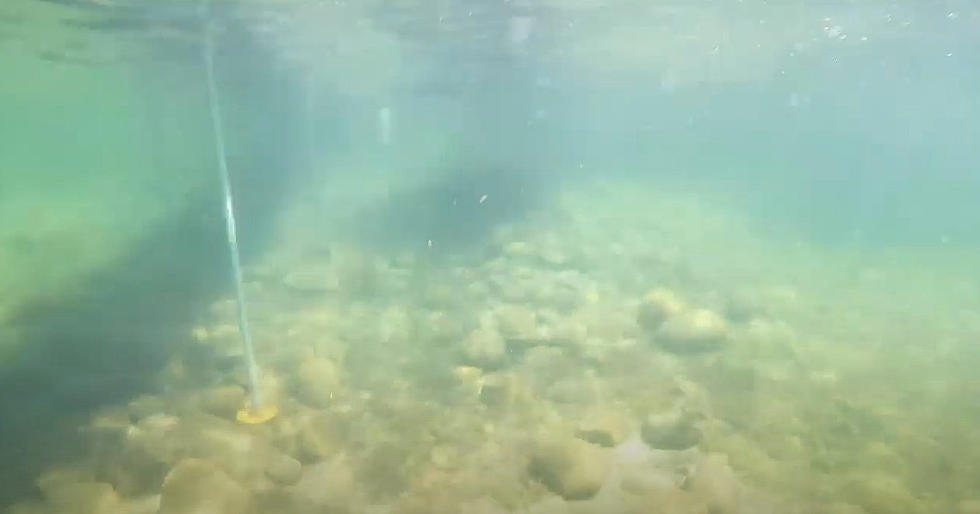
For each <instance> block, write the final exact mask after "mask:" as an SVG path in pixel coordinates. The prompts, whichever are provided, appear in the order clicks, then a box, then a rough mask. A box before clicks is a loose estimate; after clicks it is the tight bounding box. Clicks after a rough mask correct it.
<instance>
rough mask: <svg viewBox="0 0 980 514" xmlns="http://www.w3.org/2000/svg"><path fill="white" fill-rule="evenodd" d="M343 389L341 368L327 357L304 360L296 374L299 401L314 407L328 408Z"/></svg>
mask: <svg viewBox="0 0 980 514" xmlns="http://www.w3.org/2000/svg"><path fill="white" fill-rule="evenodd" d="M342 387H343V380H342V377H341V372H340V368H339V367H338V366H337V365H336V364H334V362H333V361H332V360H330V359H327V358H325V357H313V358H310V359H306V360H304V361H303V362H302V363H301V364H300V365H299V369H298V370H297V372H296V379H295V382H294V388H295V390H296V395H297V397H298V399H299V400H300V401H301V402H303V403H305V404H307V405H310V406H312V407H327V406H329V405H330V404H331V403H332V401H333V396H334V394H335V393H338V392H339V391H340V390H341V389H342Z"/></svg>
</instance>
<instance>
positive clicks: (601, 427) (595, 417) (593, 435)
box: [576, 411, 630, 448]
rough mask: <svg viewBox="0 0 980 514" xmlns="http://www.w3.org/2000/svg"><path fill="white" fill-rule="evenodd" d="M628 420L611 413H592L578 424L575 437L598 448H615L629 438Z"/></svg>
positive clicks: (620, 415) (623, 416)
mask: <svg viewBox="0 0 980 514" xmlns="http://www.w3.org/2000/svg"><path fill="white" fill-rule="evenodd" d="M629 431H630V422H629V419H628V418H627V417H626V416H625V415H623V414H620V413H617V412H612V411H600V412H594V413H592V414H590V415H587V416H585V417H584V418H583V419H582V420H581V421H579V424H578V431H577V432H576V435H578V437H579V438H581V439H584V440H586V441H588V442H590V443H592V444H597V445H599V446H605V447H607V448H608V447H613V446H616V445H618V444H620V443H622V442H623V441H625V440H626V438H627V437H628V436H629Z"/></svg>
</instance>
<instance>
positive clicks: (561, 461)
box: [528, 437, 611, 500]
mask: <svg viewBox="0 0 980 514" xmlns="http://www.w3.org/2000/svg"><path fill="white" fill-rule="evenodd" d="M609 457H610V455H609V453H608V452H607V451H604V450H603V449H601V448H599V447H598V446H595V445H593V444H590V443H587V442H585V441H583V440H581V439H576V438H573V437H558V438H557V439H556V438H551V437H548V438H540V439H539V440H538V441H536V442H535V443H534V447H533V449H532V451H531V461H530V465H529V467H528V472H529V473H530V475H531V476H532V477H533V478H535V479H537V480H539V481H540V482H541V483H542V484H544V485H545V487H547V488H548V489H550V490H551V491H552V492H553V493H555V494H557V495H559V496H561V497H562V498H564V499H566V500H586V499H589V498H592V497H593V496H595V494H596V493H598V492H599V489H600V488H602V484H603V483H605V481H606V476H607V475H608V474H609V471H610V468H611V465H610V458H609Z"/></svg>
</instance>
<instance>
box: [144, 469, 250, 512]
mask: <svg viewBox="0 0 980 514" xmlns="http://www.w3.org/2000/svg"><path fill="white" fill-rule="evenodd" d="M251 510H252V498H251V496H250V494H249V492H248V490H247V489H245V488H244V487H242V486H241V485H239V484H238V483H237V482H235V481H234V480H232V479H231V477H229V476H228V475H227V474H225V472H224V471H222V470H221V469H219V468H218V467H217V466H215V465H214V464H211V463H210V462H208V461H205V460H202V459H194V458H190V459H184V460H182V461H180V462H179V463H178V464H177V465H176V466H175V467H174V468H173V469H171V470H170V472H169V473H167V477H166V478H165V479H164V481H163V488H162V489H161V491H160V510H159V513H158V514H246V513H248V512H251Z"/></svg>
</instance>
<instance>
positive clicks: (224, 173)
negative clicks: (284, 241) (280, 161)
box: [204, 22, 262, 409]
mask: <svg viewBox="0 0 980 514" xmlns="http://www.w3.org/2000/svg"><path fill="white" fill-rule="evenodd" d="M205 23H206V24H205V32H204V68H205V71H206V74H207V84H208V105H209V106H210V108H211V125H212V127H213V128H214V146H215V152H216V153H217V157H218V175H219V176H220V178H221V189H222V194H223V196H224V204H225V209H224V211H225V213H224V214H225V227H226V229H227V233H228V253H229V254H230V255H231V270H232V273H233V275H234V277H233V278H234V282H235V296H236V298H237V300H238V329H239V331H240V332H241V336H242V348H243V349H244V351H245V364H246V366H247V368H248V384H249V389H250V392H249V394H250V399H251V408H252V409H258V408H260V407H262V403H261V402H262V398H261V396H260V395H259V368H258V365H257V364H256V362H255V352H254V350H253V349H252V337H251V334H250V333H249V330H248V314H247V312H246V308H245V291H244V289H243V288H242V265H241V257H240V256H239V252H238V236H237V235H236V231H235V207H234V202H233V201H232V196H231V180H230V179H229V178H228V158H227V156H226V154H225V135H224V129H223V127H222V123H221V106H220V104H219V101H218V87H217V85H216V81H215V77H214V75H215V74H214V40H213V37H212V35H211V24H210V23H209V22H205Z"/></svg>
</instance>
